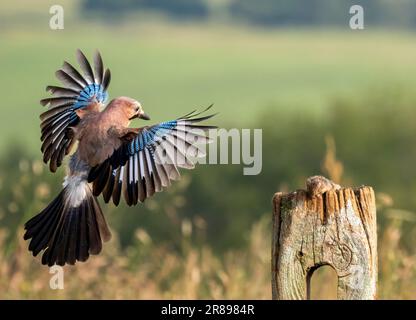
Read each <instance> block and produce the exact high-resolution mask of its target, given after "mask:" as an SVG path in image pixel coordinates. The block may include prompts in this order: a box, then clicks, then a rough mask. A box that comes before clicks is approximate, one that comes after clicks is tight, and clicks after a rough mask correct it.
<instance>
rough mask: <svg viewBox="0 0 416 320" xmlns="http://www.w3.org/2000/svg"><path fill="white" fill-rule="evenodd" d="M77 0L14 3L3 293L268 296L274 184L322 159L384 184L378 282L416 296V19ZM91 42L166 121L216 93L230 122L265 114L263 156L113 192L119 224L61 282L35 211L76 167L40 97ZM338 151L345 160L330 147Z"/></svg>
mask: <svg viewBox="0 0 416 320" xmlns="http://www.w3.org/2000/svg"><path fill="white" fill-rule="evenodd" d="M56 3H63V4H64V8H65V30H62V31H51V30H50V29H49V25H48V23H49V17H50V15H49V14H48V10H49V7H50V5H52V4H56ZM78 5H79V2H77V1H52V0H42V1H39V2H36V5H34V2H31V1H28V0H25V1H19V2H15V1H9V0H7V1H3V2H2V4H1V5H0V7H1V10H0V43H1V50H0V65H1V72H0V88H2V89H1V90H0V92H1V97H2V107H1V108H2V109H1V110H2V111H3V113H2V116H1V117H0V299H17V298H31V299H38V298H54V299H55V298H56V299H63V298H72V299H97V298H107V299H121V298H126V299H138V298H151V299H153V298H187V299H194V298H208V299H211V298H225V299H231V298H234V299H248V298H252V299H269V298H271V288H270V240H271V235H270V230H271V226H270V220H271V213H270V212H271V197H272V195H273V194H274V192H276V191H278V190H281V191H288V190H294V189H297V188H300V187H302V186H303V184H304V181H305V178H306V177H308V176H311V175H314V174H320V173H323V174H325V175H329V176H333V177H335V176H336V177H338V178H337V180H338V179H339V180H341V183H342V184H343V185H345V186H358V185H361V184H367V185H371V186H373V187H374V189H375V191H376V193H377V199H378V209H379V210H378V224H379V229H378V230H379V290H378V292H379V298H381V299H416V294H415V292H416V256H415V255H416V250H415V247H414V243H415V241H416V223H415V222H416V214H415V212H416V197H415V194H416V170H415V168H414V163H416V148H415V146H416V122H415V119H416V94H415V92H414V87H415V85H416V77H415V76H413V75H414V74H416V59H414V57H415V52H416V41H415V40H416V35H415V34H412V33H407V32H404V31H397V30H396V31H386V30H376V29H372V28H369V29H366V30H365V31H364V32H353V31H350V30H349V29H333V28H332V29H328V28H322V29H313V30H306V29H296V28H292V29H262V28H254V27H249V26H246V25H238V26H230V25H225V24H221V23H217V22H216V21H206V22H203V23H195V22H193V23H191V22H186V23H185V22H183V23H179V22H178V21H175V22H174V21H166V20H165V19H161V18H160V17H158V16H151V17H149V16H147V15H143V14H133V15H129V16H127V18H126V19H124V22H123V23H114V22H111V21H109V22H108V23H106V24H105V25H103V24H102V23H100V22H99V21H96V20H88V19H83V18H82V17H81V14H80V12H79V7H78ZM76 48H81V49H83V50H84V51H85V52H86V53H87V55H89V56H91V54H92V52H93V50H95V49H96V48H99V49H100V50H101V52H102V54H103V57H104V62H105V64H106V65H107V66H108V67H109V68H110V69H111V71H112V83H111V85H110V96H111V97H116V96H119V95H129V96H132V97H135V98H137V99H138V100H140V101H141V102H142V104H143V106H144V108H145V110H146V112H147V113H148V114H149V115H150V116H151V117H152V120H153V121H152V122H156V121H161V120H166V119H171V118H176V117H177V116H179V115H182V114H184V113H187V112H188V111H191V110H193V109H194V108H195V107H198V108H200V107H205V106H207V105H209V104H211V103H215V110H216V111H219V112H220V115H219V116H218V117H217V118H216V120H215V121H216V123H218V124H219V125H220V126H224V127H226V128H231V127H236V128H242V127H249V128H262V129H263V171H262V173H261V174H260V175H258V176H252V177H247V176H243V175H242V165H229V166H219V165H218V166H200V167H198V168H197V169H196V170H195V171H192V172H189V173H186V174H184V177H183V178H184V179H183V180H182V181H181V182H180V183H177V184H175V185H174V186H173V187H172V188H171V189H170V190H168V191H167V192H165V193H163V194H158V195H156V196H155V197H154V198H153V199H151V200H150V201H147V202H146V204H145V205H142V206H137V207H135V208H127V207H126V206H123V205H122V206H120V207H119V208H115V207H113V206H111V205H110V206H106V207H103V209H104V211H105V215H106V217H107V218H108V220H109V224H110V226H111V228H112V232H113V234H114V238H113V240H112V241H111V242H110V243H109V244H107V245H105V246H104V251H103V253H102V255H100V256H98V257H92V258H91V259H90V260H89V261H88V262H87V263H86V264H79V265H77V266H76V267H66V268H65V270H66V273H65V290H63V291H53V290H50V289H49V278H50V274H49V273H48V269H47V268H44V267H42V266H41V265H40V263H39V261H38V260H39V259H34V258H33V257H31V255H30V254H29V253H28V252H27V249H26V247H27V243H24V242H23V240H22V233H23V230H22V226H23V224H24V222H25V221H26V220H27V219H28V218H29V217H31V216H33V215H34V214H35V213H37V212H39V211H40V210H41V209H43V208H44V207H45V205H46V204H47V203H48V202H49V201H50V200H51V199H52V198H53V197H54V196H55V195H56V194H57V192H58V190H60V188H61V181H62V177H63V175H64V170H60V171H59V172H58V173H57V174H56V175H52V174H50V173H49V172H47V169H46V167H45V166H44V165H43V164H42V162H41V160H40V159H41V157H40V156H41V155H40V151H39V148H40V141H39V119H38V115H39V114H40V113H41V112H42V110H43V109H42V107H41V106H40V105H39V100H40V99H41V98H43V97H44V96H45V91H44V88H45V86H46V85H48V84H57V81H56V80H55V78H54V72H55V70H56V69H57V68H59V66H60V65H61V64H62V62H63V60H64V59H65V60H68V61H69V62H75V56H74V54H75V50H76ZM328 141H333V142H334V144H331V143H329V144H328ZM335 146H336V150H335ZM335 151H336V154H335ZM332 156H333V157H337V159H338V158H339V159H340V162H341V163H342V166H343V167H342V168H343V170H341V172H338V173H336V172H335V171H336V169H334V167H333V165H334V163H332V162H331V161H329V164H328V162H325V161H324V160H325V159H326V160H328V159H331V157H332ZM331 163H332V164H331ZM334 170H335V171H334ZM161 262H162V263H161ZM314 277H315V276H314ZM328 279H330V275H328V274H327V273H322V274H317V275H316V279H315V278H313V279H312V283H313V284H314V283H315V282H316V283H317V287H316V288H313V293H314V294H313V297H314V298H328V297H334V296H333V295H332V294H333V291H334V286H332V284H333V282H330V281H328ZM315 280H316V281H315ZM331 286H332V287H331Z"/></svg>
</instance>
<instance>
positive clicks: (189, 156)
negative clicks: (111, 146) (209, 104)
mask: <svg viewBox="0 0 416 320" xmlns="http://www.w3.org/2000/svg"><path fill="white" fill-rule="evenodd" d="M208 109H209V108H208ZM208 109H206V110H208ZM206 110H204V111H203V112H205V111H206ZM201 113H202V112H201ZM201 113H195V111H194V112H192V113H190V114H187V115H185V116H183V117H181V118H178V119H177V120H172V121H167V122H163V123H159V124H156V125H153V126H149V127H143V128H140V129H135V130H136V133H135V134H133V135H129V137H128V138H127V141H124V142H123V144H122V146H121V147H120V148H118V149H117V150H115V151H114V153H113V155H112V156H111V157H109V158H108V159H107V160H106V161H104V162H103V163H102V164H100V165H98V166H97V167H95V168H93V169H92V170H91V171H90V174H89V177H88V180H89V182H93V193H94V195H95V196H98V195H100V194H101V193H102V194H103V198H104V201H105V202H106V203H108V202H109V201H110V199H111V198H112V199H113V203H114V204H115V205H118V204H119V203H120V198H121V194H122V192H123V194H124V198H125V200H126V203H127V204H128V205H129V206H132V205H136V204H137V202H138V201H140V202H143V201H145V199H146V198H149V197H151V196H152V195H153V194H154V193H155V192H160V191H162V190H163V188H164V187H168V186H170V184H171V180H178V179H179V178H180V173H179V171H178V167H179V168H186V169H193V168H194V161H193V160H194V159H196V158H198V157H201V156H205V154H204V152H203V151H202V150H201V149H200V148H198V146H197V145H198V144H206V143H209V142H210V140H209V138H208V136H207V130H208V129H212V128H216V127H215V126H207V125H201V124H199V122H201V121H204V120H207V119H209V118H211V117H213V116H214V115H208V116H200V115H201ZM125 138H126V137H124V139H125Z"/></svg>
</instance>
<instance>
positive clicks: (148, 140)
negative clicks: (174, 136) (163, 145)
mask: <svg viewBox="0 0 416 320" xmlns="http://www.w3.org/2000/svg"><path fill="white" fill-rule="evenodd" d="M176 125H177V120H172V121H166V122H162V123H160V124H158V125H156V126H152V127H150V128H144V129H143V130H142V131H141V132H140V134H139V135H138V136H137V137H136V138H134V139H133V140H132V141H131V142H130V144H129V146H128V148H127V150H128V155H129V156H132V155H134V154H135V153H137V152H139V151H142V150H144V148H146V147H147V146H150V145H151V144H153V143H154V142H156V140H157V138H162V137H163V136H165V135H166V134H167V133H169V132H170V131H172V129H174V128H175V127H176Z"/></svg>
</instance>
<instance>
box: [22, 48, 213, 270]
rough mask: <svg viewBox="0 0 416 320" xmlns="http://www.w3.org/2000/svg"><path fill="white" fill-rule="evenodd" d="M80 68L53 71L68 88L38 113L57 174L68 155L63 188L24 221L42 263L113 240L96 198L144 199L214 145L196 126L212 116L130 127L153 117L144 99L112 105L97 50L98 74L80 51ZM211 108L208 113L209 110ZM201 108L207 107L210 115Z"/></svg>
mask: <svg viewBox="0 0 416 320" xmlns="http://www.w3.org/2000/svg"><path fill="white" fill-rule="evenodd" d="M77 60H78V62H79V65H80V67H81V70H82V74H81V73H80V72H78V71H77V70H76V69H75V68H74V67H73V66H72V65H71V64H69V63H68V62H64V64H63V66H62V68H61V69H60V70H58V71H57V72H56V77H57V78H58V79H59V80H60V81H61V82H62V83H63V85H64V86H63V87H58V86H48V87H46V90H47V91H49V92H50V93H51V94H52V97H49V98H46V99H43V100H41V104H42V105H43V106H48V107H49V108H48V111H46V112H44V113H42V114H41V116H40V119H41V133H42V136H41V141H42V147H41V151H42V153H43V161H44V162H45V163H48V162H49V168H50V170H51V171H52V172H55V171H56V170H57V168H58V167H60V166H61V165H62V161H63V159H64V157H65V156H66V155H68V154H70V153H71V150H72V149H74V148H73V147H74V145H75V144H76V142H78V147H77V149H76V151H75V152H73V153H72V155H71V156H70V159H69V163H68V166H67V167H68V168H67V175H66V177H65V180H64V183H63V190H62V191H61V192H60V194H59V195H58V196H57V197H56V198H55V200H53V201H52V202H51V203H50V204H49V205H48V206H47V207H46V208H45V209H44V210H43V211H42V212H40V213H39V214H38V215H36V216H34V217H33V218H32V219H30V220H29V221H28V222H27V223H26V224H25V230H26V232H25V235H24V239H25V240H28V239H31V241H30V244H29V251H31V252H32V253H33V255H34V256H37V255H38V254H39V253H40V252H41V251H43V255H42V264H44V265H49V266H52V265H54V264H58V265H65V264H66V263H67V264H71V265H73V264H75V263H76V261H86V260H87V259H88V257H89V255H90V254H91V255H96V254H99V253H100V252H101V249H102V242H103V241H104V242H106V241H108V240H109V239H110V238H111V233H110V230H109V228H108V226H107V223H106V220H105V218H104V215H103V213H102V211H101V208H100V205H99V203H98V201H97V197H98V196H99V195H100V194H102V195H103V199H104V201H105V203H108V202H109V201H110V200H111V199H112V201H113V203H114V204H115V205H116V206H117V205H118V204H119V203H120V198H121V195H122V194H123V196H124V199H125V201H126V203H127V204H128V205H129V206H132V205H136V204H137V203H138V202H144V201H145V199H146V198H148V197H151V196H152V195H153V194H154V193H155V192H160V191H162V190H163V188H164V187H168V186H169V185H170V184H171V180H177V179H179V178H180V174H179V171H178V167H182V168H187V169H192V168H193V167H194V162H193V159H194V158H196V157H199V156H204V154H203V151H202V150H201V149H200V148H198V147H197V146H196V144H199V143H209V142H210V139H209V138H208V136H207V130H208V129H211V128H216V127H214V126H207V125H201V124H198V123H199V122H201V121H204V120H207V119H209V118H211V117H212V116H214V115H208V116H199V115H200V114H201V113H202V112H200V113H196V111H193V112H191V113H189V114H187V115H185V116H183V117H180V118H178V119H176V120H172V121H167V122H163V123H159V124H156V125H153V126H146V127H142V128H129V125H130V122H131V120H133V119H135V118H139V119H143V120H149V119H150V118H149V116H148V115H146V113H145V112H144V111H143V108H142V106H141V104H140V103H139V102H138V101H136V100H134V99H132V98H128V97H119V98H116V99H114V100H112V101H110V103H108V105H107V106H105V102H106V100H107V97H108V94H107V88H108V85H109V83H110V78H111V77H110V70H109V69H104V65H103V61H102V58H101V55H100V53H99V52H98V51H97V52H96V53H95V55H94V71H93V68H92V67H91V65H90V63H89V62H88V60H87V58H86V57H85V55H84V54H83V53H82V52H81V51H80V50H78V51H77ZM208 109H209V108H207V109H206V110H208ZM206 110H204V111H203V112H205V111H206Z"/></svg>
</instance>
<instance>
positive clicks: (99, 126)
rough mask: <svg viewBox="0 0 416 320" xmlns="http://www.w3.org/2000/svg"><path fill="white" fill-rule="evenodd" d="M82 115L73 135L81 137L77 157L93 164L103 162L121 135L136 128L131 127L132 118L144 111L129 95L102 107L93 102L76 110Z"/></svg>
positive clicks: (139, 115) (116, 144) (114, 147)
mask: <svg viewBox="0 0 416 320" xmlns="http://www.w3.org/2000/svg"><path fill="white" fill-rule="evenodd" d="M77 114H78V116H79V117H80V119H81V122H80V124H79V125H78V126H77V127H76V128H74V129H73V130H74V139H75V140H78V141H79V145H78V157H79V159H80V160H82V161H84V162H85V163H87V164H88V165H89V166H90V167H95V166H96V165H98V164H100V163H102V162H103V161H105V160H106V159H107V158H109V157H110V156H111V155H112V154H113V152H114V150H116V149H117V148H119V147H120V146H121V144H122V140H121V138H122V137H124V136H126V135H128V134H129V133H134V132H136V133H137V130H134V129H131V128H129V125H130V122H131V120H132V119H134V118H137V117H139V118H140V117H142V116H143V115H144V112H143V109H142V107H141V105H140V103H139V102H138V101H136V100H134V99H131V98H128V97H120V98H116V99H114V100H112V101H111V102H110V103H109V104H108V106H107V107H106V108H105V109H104V110H103V111H100V104H99V103H93V104H91V105H90V106H88V107H87V108H85V109H81V110H80V111H78V112H77Z"/></svg>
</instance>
